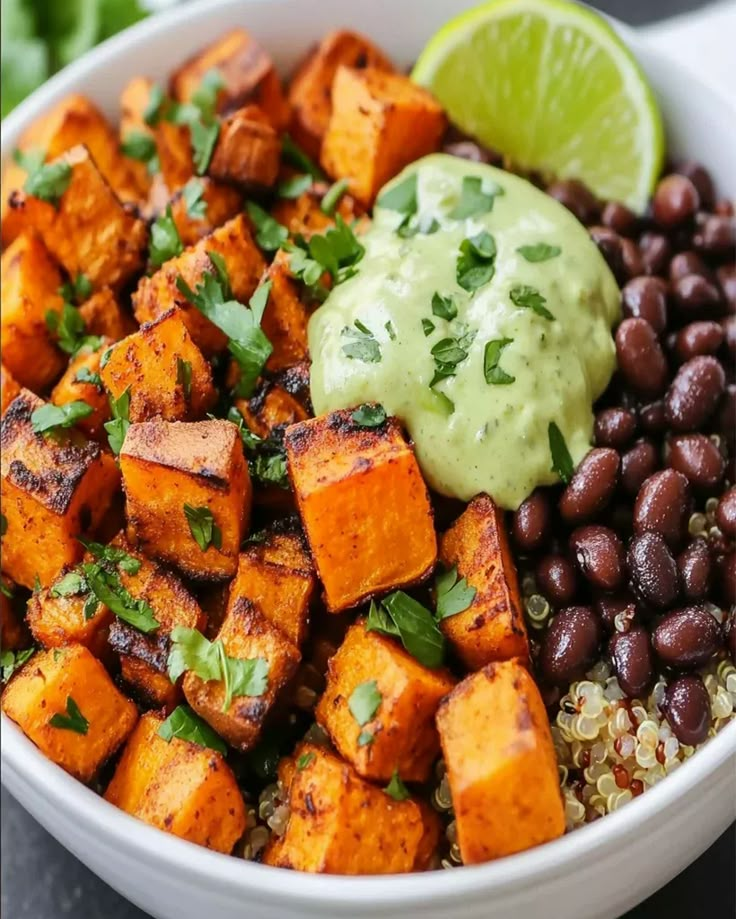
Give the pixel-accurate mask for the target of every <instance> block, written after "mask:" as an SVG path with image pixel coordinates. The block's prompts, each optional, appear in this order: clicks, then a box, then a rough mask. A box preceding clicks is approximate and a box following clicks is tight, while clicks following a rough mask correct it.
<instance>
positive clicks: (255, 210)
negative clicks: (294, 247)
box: [245, 201, 289, 252]
mask: <svg viewBox="0 0 736 919" xmlns="http://www.w3.org/2000/svg"><path fill="white" fill-rule="evenodd" d="M245 209H246V211H247V212H248V216H249V217H250V219H251V220H252V221H253V223H254V224H255V228H256V242H257V243H258V245H259V246H260V247H261V249H263V251H264V252H275V251H276V250H277V249H280V248H281V246H283V244H284V243H285V242H286V240H287V239H288V236H289V231H288V230H287V229H286V227H285V226H283V225H282V224H280V223H279V222H278V220H275V219H274V218H273V217H272V216H271V215H270V214H269V213H268V212H267V211H264V210H263V208H262V207H261V206H260V205H259V204H256V203H255V202H254V201H248V202H247V203H246V205H245Z"/></svg>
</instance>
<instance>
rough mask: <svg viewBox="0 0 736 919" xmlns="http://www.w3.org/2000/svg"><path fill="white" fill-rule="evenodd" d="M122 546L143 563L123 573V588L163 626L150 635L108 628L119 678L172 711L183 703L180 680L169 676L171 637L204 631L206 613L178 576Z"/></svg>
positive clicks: (118, 625)
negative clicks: (179, 628) (175, 633)
mask: <svg viewBox="0 0 736 919" xmlns="http://www.w3.org/2000/svg"><path fill="white" fill-rule="evenodd" d="M119 544H120V545H121V546H122V547H123V548H124V549H125V551H127V552H128V553H129V554H131V555H133V557H134V558H137V559H138V560H139V561H140V563H141V567H140V569H139V570H138V572H136V573H135V574H129V573H126V572H125V571H121V572H120V580H121V582H122V584H123V587H124V588H125V589H126V590H127V591H128V592H129V593H130V594H131V596H133V597H134V598H135V599H136V600H144V601H145V602H146V603H148V605H149V606H150V607H151V609H152V610H153V615H154V617H155V619H156V620H157V622H158V623H159V626H158V629H156V631H155V632H151V633H149V634H146V633H144V632H141V631H140V630H139V629H136V628H135V627H134V626H132V625H129V624H128V623H126V622H123V621H122V619H116V620H115V621H114V622H113V623H112V626H111V628H110V646H111V648H112V649H113V651H115V652H117V654H119V656H120V671H121V675H122V677H123V679H124V680H125V682H126V683H127V684H128V685H129V686H130V688H131V689H132V690H133V693H134V694H135V696H136V697H137V698H138V699H140V700H141V701H142V702H143V703H144V704H145V705H148V706H151V707H152V708H166V709H172V708H173V707H174V706H175V705H176V704H177V702H179V701H180V699H181V685H180V683H181V681H179V683H177V684H173V683H172V682H171V680H170V678H169V676H168V673H167V662H168V657H169V650H170V638H169V636H170V635H171V632H172V630H173V629H175V628H176V627H177V626H184V627H185V628H189V629H198V630H200V631H202V630H203V629H204V628H205V626H206V619H205V615H204V613H203V612H202V610H201V609H200V607H199V605H198V603H197V601H196V600H195V599H194V597H192V595H191V594H190V593H189V591H188V590H186V588H185V587H184V585H183V584H182V583H181V581H180V580H179V578H177V577H176V576H175V575H174V574H172V573H171V572H170V571H167V570H166V569H165V568H163V567H162V566H161V565H156V564H154V563H152V562H150V561H148V560H147V559H145V558H144V557H143V556H141V555H137V554H136V553H135V552H133V551H132V550H131V549H130V546H128V545H127V544H126V543H125V542H124V541H120V542H119Z"/></svg>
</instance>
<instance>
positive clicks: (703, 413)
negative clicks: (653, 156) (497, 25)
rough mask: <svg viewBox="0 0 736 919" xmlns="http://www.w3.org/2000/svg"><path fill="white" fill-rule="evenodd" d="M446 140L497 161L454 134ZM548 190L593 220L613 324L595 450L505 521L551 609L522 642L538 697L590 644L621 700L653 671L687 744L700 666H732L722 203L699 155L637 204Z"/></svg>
mask: <svg viewBox="0 0 736 919" xmlns="http://www.w3.org/2000/svg"><path fill="white" fill-rule="evenodd" d="M444 149H445V152H447V153H451V154H454V155H455V156H461V157H464V158H466V159H470V160H473V161H476V162H485V163H491V164H492V165H502V161H501V158H500V157H499V156H498V155H496V154H494V153H493V152H491V151H488V150H485V149H483V148H481V147H479V146H478V145H477V144H475V143H474V142H472V141H471V140H469V139H467V138H465V137H462V136H461V135H458V134H452V135H451V136H449V137H448V141H447V143H446V145H445V148H444ZM529 178H531V180H532V181H535V182H536V183H537V184H538V185H540V186H541V185H542V182H541V181H540V180H539V178H538V177H535V176H530V177H529ZM546 190H547V193H548V194H550V195H551V196H552V197H553V198H555V199H557V200H558V201H559V202H560V203H562V204H564V205H565V207H567V208H568V209H569V210H570V211H571V212H572V213H573V214H574V215H575V216H576V217H577V218H578V220H579V221H580V222H581V223H583V224H585V225H586V226H587V227H588V229H589V233H590V236H591V238H592V239H593V240H594V242H595V243H596V245H597V246H598V248H599V250H600V252H601V253H602V255H603V257H604V258H605V260H606V262H607V263H608V265H609V267H610V268H611V271H612V272H613V274H614V275H615V277H616V280H617V281H618V283H619V285H620V287H621V305H622V313H623V321H622V322H621V324H620V325H619V326H618V328H617V329H616V330H615V341H616V356H617V364H618V370H617V372H616V374H615V375H614V378H613V379H612V381H611V384H610V385H609V387H608V389H607V390H606V393H605V394H604V396H603V398H602V399H601V400H600V402H599V404H598V405H597V406H596V418H595V432H594V436H595V447H594V449H593V450H591V451H590V453H589V454H588V455H587V456H586V457H585V459H584V460H583V462H582V463H581V464H580V465H579V467H578V468H577V470H576V471H575V474H574V476H573V478H572V480H571V481H570V483H569V484H568V485H567V486H566V487H565V488H564V489H551V488H544V489H538V490H537V491H535V492H534V493H533V494H532V495H531V496H530V497H529V498H527V500H526V501H525V502H524V503H523V504H522V505H521V507H520V508H519V509H518V511H517V512H516V513H515V514H514V516H513V524H512V533H513V539H514V542H515V545H516V548H517V551H518V554H519V556H520V562H521V566H520V567H522V568H524V567H526V568H531V570H532V571H533V572H534V575H535V578H536V585H537V590H538V592H539V593H541V594H542V595H543V596H544V597H545V599H546V600H547V601H548V602H549V604H550V606H551V608H552V609H553V610H555V614H554V616H553V617H552V619H551V620H550V623H549V626H548V627H547V629H546V631H545V632H544V633H543V634H542V637H541V640H540V642H538V643H537V642H534V643H533V652H534V655H535V659H536V665H537V672H538V674H539V676H540V679H541V682H542V687H543V690H544V692H545V696H546V697H547V699H548V701H549V703H550V705H551V706H554V705H556V702H557V699H558V698H559V695H560V693H564V692H565V691H566V690H567V688H568V686H569V684H570V683H571V682H573V681H575V680H579V679H581V678H582V677H583V676H584V674H585V673H586V671H588V670H589V669H590V668H591V667H592V666H593V665H594V664H595V663H596V661H598V660H600V658H601V657H602V656H604V657H606V658H607V659H608V660H609V661H610V663H611V665H612V667H613V670H614V672H615V674H616V676H617V678H618V682H619V685H620V687H621V689H622V690H623V692H624V693H626V695H627V696H630V697H632V698H639V699H643V698H645V697H646V694H647V692H648V691H649V690H650V689H651V688H652V686H653V685H654V682H655V680H656V678H657V676H658V675H662V676H664V677H665V678H666V680H667V683H668V686H667V691H666V695H665V703H664V706H665V708H664V714H665V716H666V717H667V720H668V721H669V723H670V726H671V728H672V731H673V733H674V734H675V736H676V737H677V738H678V740H679V741H680V742H681V743H684V744H688V745H695V744H697V743H700V742H701V741H703V740H704V739H705V737H706V735H707V732H708V728H709V726H710V721H711V718H710V701H709V696H708V692H707V690H706V688H705V685H704V684H703V681H702V679H701V677H700V676H699V675H698V673H697V671H698V670H699V669H700V668H702V667H703V666H705V665H706V664H707V663H708V662H709V661H711V660H712V659H713V658H714V657H715V656H717V655H721V654H724V653H727V654H729V655H730V656H731V658H732V659H733V661H734V663H735V664H736V487H734V483H736V381H735V377H734V369H735V367H736V219H735V218H734V207H733V204H732V203H731V202H729V201H725V200H718V199H717V198H716V194H715V189H714V186H713V182H712V179H711V177H710V175H709V174H708V171H707V170H706V169H705V168H704V167H703V166H702V165H700V164H699V163H696V162H684V163H679V164H676V165H675V167H674V168H673V169H671V170H670V171H669V172H668V174H667V175H665V176H664V177H663V178H662V179H661V180H660V181H659V183H658V185H657V188H656V190H655V193H654V196H653V198H652V201H651V203H650V206H649V209H648V211H647V213H646V214H645V215H644V216H637V215H636V214H634V213H633V212H632V211H631V210H630V209H629V208H627V207H625V206H624V205H623V204H619V203H617V202H613V201H609V202H602V201H599V200H598V199H597V198H596V197H595V195H593V194H592V193H591V192H590V190H589V189H588V188H587V187H586V186H585V185H584V184H583V183H582V182H579V181H575V180H566V181H557V182H554V183H553V184H551V185H549V186H548V187H547V188H546ZM709 499H711V500H710V502H709ZM713 499H717V501H718V504H717V507H716V508H715V513H714V514H713V508H712V505H713V504H714V501H713ZM708 503H709V504H710V506H711V512H710V514H709V518H710V519H708V518H706V517H705V515H704V514H703V511H704V509H705V508H706V505H707V504H708ZM695 512H699V515H700V516H699V517H695V518H694V517H693V514H694V513H695ZM698 519H699V520H700V521H701V523H702V522H703V521H705V522H706V525H705V526H694V525H693V524H694V522H695V521H696V520H698Z"/></svg>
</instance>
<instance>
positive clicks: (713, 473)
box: [667, 434, 726, 491]
mask: <svg viewBox="0 0 736 919" xmlns="http://www.w3.org/2000/svg"><path fill="white" fill-rule="evenodd" d="M667 465H668V466H670V467H671V468H672V469H676V470H677V472H681V473H682V474H683V475H684V476H685V477H686V478H687V480H688V482H690V484H691V485H692V486H693V488H696V489H700V490H704V491H712V490H713V489H714V488H715V487H716V486H717V485H718V484H719V483H720V482H721V481H722V480H723V474H724V472H725V471H726V463H725V462H724V459H723V456H722V455H721V451H720V450H719V449H718V447H717V446H716V445H715V444H714V443H713V441H712V440H711V439H710V437H706V436H705V434H680V435H679V436H677V437H673V438H672V440H671V441H670V449H669V454H668V456H667Z"/></svg>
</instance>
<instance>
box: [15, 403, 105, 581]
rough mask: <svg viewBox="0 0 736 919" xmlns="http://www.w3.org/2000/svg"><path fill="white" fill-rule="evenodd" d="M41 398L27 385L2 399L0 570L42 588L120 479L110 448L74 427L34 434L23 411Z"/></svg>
mask: <svg viewBox="0 0 736 919" xmlns="http://www.w3.org/2000/svg"><path fill="white" fill-rule="evenodd" d="M43 404H44V403H43V401H42V400H41V399H39V398H38V397H36V396H34V395H33V393H30V392H28V390H21V392H20V394H19V395H18V396H17V397H16V398H15V399H14V400H13V401H12V402H11V403H10V405H9V406H8V408H7V411H6V412H5V414H4V415H3V419H2V426H1V431H2V433H1V434H0V447H1V450H0V453H1V456H0V467H1V469H2V501H3V513H4V514H5V517H6V518H7V522H8V525H7V534H6V538H5V539H4V540H3V558H2V568H3V571H5V572H7V573H8V574H9V575H10V576H11V577H12V578H13V580H15V581H17V582H18V583H19V584H22V585H23V586H24V587H29V588H30V587H33V586H34V584H35V581H36V577H38V579H39V580H40V582H41V585H42V586H46V585H48V584H50V583H51V581H52V580H53V579H54V578H55V577H56V574H57V572H58V571H59V569H60V568H61V567H62V566H63V565H67V564H73V563H74V562H77V561H79V559H80V558H81V555H82V551H83V549H82V544H81V543H80V542H79V541H78V537H79V536H82V535H84V534H85V533H88V532H94V530H95V529H96V527H97V526H98V524H99V522H100V521H101V520H102V519H103V518H104V516H105V514H106V513H107V510H108V508H109V507H110V503H111V501H112V498H113V495H114V494H115V492H116V491H117V489H118V487H119V485H120V473H119V472H118V468H117V465H116V464H115V460H114V458H113V456H112V454H110V453H107V452H103V451H102V449H101V448H100V445H99V444H96V443H92V442H90V441H86V440H85V439H84V438H83V437H82V435H81V434H79V433H78V432H68V433H67V432H58V433H57V434H56V435H55V436H54V437H44V435H43V434H34V433H33V430H32V427H31V415H32V414H33V412H34V410H35V409H37V408H40V407H41V406H42V405H43Z"/></svg>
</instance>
